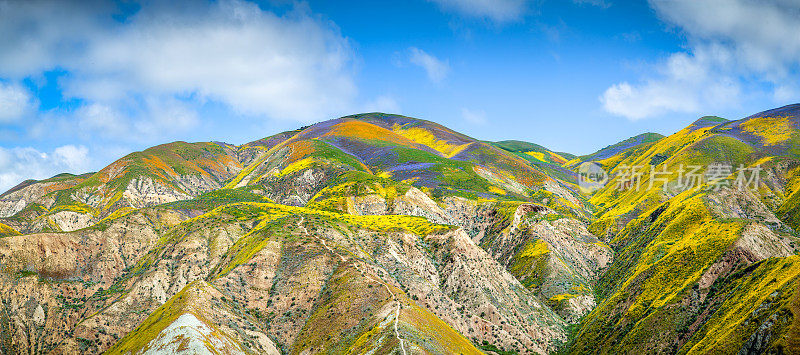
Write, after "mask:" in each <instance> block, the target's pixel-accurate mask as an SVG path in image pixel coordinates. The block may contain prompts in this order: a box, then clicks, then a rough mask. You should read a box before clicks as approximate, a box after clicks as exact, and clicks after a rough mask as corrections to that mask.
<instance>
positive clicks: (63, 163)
mask: <svg viewBox="0 0 800 355" xmlns="http://www.w3.org/2000/svg"><path fill="white" fill-rule="evenodd" d="M90 164H91V160H90V159H89V149H87V148H86V147H84V146H74V145H65V146H61V147H58V148H55V149H54V150H53V151H52V152H51V153H46V152H41V151H39V150H36V149H34V148H30V147H27V148H12V149H6V148H2V147H0V192H5V191H7V190H8V189H10V188H12V187H14V186H15V185H17V184H19V183H20V182H22V181H24V180H25V179H44V178H48V177H51V176H53V175H56V174H58V173H62V172H72V173H82V172H85V170H86V169H87V168H88V167H89V166H90Z"/></svg>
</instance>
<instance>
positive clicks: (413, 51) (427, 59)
mask: <svg viewBox="0 0 800 355" xmlns="http://www.w3.org/2000/svg"><path fill="white" fill-rule="evenodd" d="M408 51H409V58H408V61H409V62H410V63H411V64H414V65H417V66H419V67H421V68H422V69H425V73H427V74H428V79H430V81H432V82H434V83H441V82H442V80H444V78H445V77H447V74H448V73H449V72H450V63H449V62H448V61H443V60H440V59H438V58H436V57H434V56H432V55H430V54H428V53H426V52H425V51H423V50H421V49H419V48H416V47H411V48H409V49H408Z"/></svg>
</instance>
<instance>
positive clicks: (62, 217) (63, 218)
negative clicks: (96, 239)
mask: <svg viewBox="0 0 800 355" xmlns="http://www.w3.org/2000/svg"><path fill="white" fill-rule="evenodd" d="M48 218H49V219H50V220H51V221H53V223H55V224H56V225H57V226H58V229H59V230H61V231H64V232H72V231H75V230H78V229H82V228H86V227H89V226H90V225H92V223H90V222H91V221H92V220H93V219H94V216H92V215H91V214H89V213H79V212H73V211H61V212H56V213H55V214H52V215H50V216H49V217H48Z"/></svg>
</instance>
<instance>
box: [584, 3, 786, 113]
mask: <svg viewBox="0 0 800 355" xmlns="http://www.w3.org/2000/svg"><path fill="white" fill-rule="evenodd" d="M650 5H651V7H653V8H654V9H655V11H656V13H657V14H658V16H659V17H660V18H662V19H663V20H664V21H665V22H667V23H668V24H670V25H673V26H675V27H676V28H677V29H679V30H680V31H682V32H683V33H684V34H685V35H686V38H687V50H686V51H684V52H678V53H673V54H672V55H670V56H669V57H668V58H667V59H666V60H665V61H663V62H662V63H658V64H656V70H655V71H654V72H655V75H652V76H649V77H644V78H643V79H642V81H641V82H638V83H628V82H622V83H618V84H615V85H613V86H611V87H609V88H608V89H607V90H606V91H605V93H604V94H603V95H602V96H601V97H600V100H601V102H602V104H603V107H604V108H605V109H606V111H608V112H610V113H613V114H617V115H621V116H624V117H627V118H629V119H634V120H635V119H641V118H647V117H653V116H658V115H662V114H665V113H669V112H680V113H701V112H703V111H707V110H710V109H715V108H719V107H723V106H725V105H730V104H735V103H736V102H739V101H740V100H741V99H742V96H743V95H742V92H743V91H744V89H743V88H744V87H746V88H747V89H748V90H747V91H748V93H750V94H751V95H753V94H756V95H757V94H760V95H763V96H766V97H772V98H773V99H774V100H776V101H780V102H779V103H786V102H787V101H790V100H794V101H797V100H798V99H800V97H799V96H797V95H796V93H797V92H796V90H794V87H796V82H797V81H798V75H799V74H800V72H799V71H798V69H799V68H800V35H798V33H800V21H797V19H798V18H799V17H800V3H798V2H797V1H791V0H773V1H761V2H754V1H748V0H725V1H723V0H710V1H690V0H678V1H674V0H651V1H650ZM756 19H757V20H756ZM764 87H767V88H768V89H766V91H765V89H763V88H764Z"/></svg>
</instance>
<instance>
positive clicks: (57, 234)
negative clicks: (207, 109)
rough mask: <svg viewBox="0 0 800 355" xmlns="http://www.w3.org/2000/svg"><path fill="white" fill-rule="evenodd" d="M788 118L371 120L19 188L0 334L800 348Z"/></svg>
mask: <svg viewBox="0 0 800 355" xmlns="http://www.w3.org/2000/svg"><path fill="white" fill-rule="evenodd" d="M799 111H800V106H797V105H795V106H787V107H784V108H780V109H776V110H771V111H766V112H763V113H760V114H756V115H753V116H751V117H748V118H745V119H742V120H738V121H728V120H725V119H721V118H718V117H711V116H709V117H704V118H701V119H700V120H698V121H696V122H695V123H693V124H692V125H690V126H689V127H687V128H685V129H683V130H681V131H679V132H677V133H675V134H673V135H670V136H668V137H663V136H661V135H658V134H643V135H640V136H636V137H632V138H631V139H628V140H625V141H623V142H620V143H617V144H614V145H611V146H609V147H607V148H604V149H602V150H600V151H598V152H597V153H594V154H591V155H588V156H582V157H576V156H573V155H570V154H567V153H559V152H554V151H551V150H549V149H547V148H544V147H541V146H539V145H536V144H533V143H527V142H520V141H503V142H484V141H479V140H476V139H473V138H471V137H469V136H466V135H464V134H460V133H458V132H455V131H452V130H450V129H448V128H446V127H443V126H441V125H439V124H436V123H434V122H430V121H425V120H420V119H415V118H410V117H406V116H400V115H389V114H382V113H368V114H359V115H352V116H346V117H342V118H338V119H334V120H329V121H325V122H320V123H317V124H314V125H311V126H307V127H302V128H300V129H297V130H294V131H288V132H283V133H279V134H276V135H273V136H270V137H266V138H264V139H260V140H257V141H254V142H250V143H247V144H243V145H239V146H236V145H231V144H226V143H221V142H214V143H184V142H175V143H170V144H165V145H161V146H157V147H153V148H150V149H147V150H144V151H142V152H136V153H132V154H130V155H128V156H126V157H123V158H122V159H120V160H118V161H116V162H114V163H113V164H111V165H110V166H108V167H106V168H104V169H102V170H101V171H100V172H97V173H90V174H84V175H70V174H62V175H58V176H55V177H53V178H51V179H46V180H41V181H33V180H30V181H26V182H24V183H23V184H20V185H19V186H17V187H15V188H14V189H12V190H10V191H8V192H6V193H4V194H3V195H0V264H2V265H3V268H2V270H0V290H2V291H3V292H2V293H0V300H2V304H3V308H2V311H3V313H1V314H4V315H5V316H2V317H0V349H2V351H3V352H51V351H52V352H55V353H100V352H109V353H152V352H177V351H180V350H186V351H191V352H205V351H206V350H207V351H208V352H212V353H213V352H224V353H242V352H244V353H268V354H274V353H293V354H294V353H320V352H325V353H370V352H371V353H406V354H407V353H480V352H484V353H489V354H492V353H495V354H503V353H512V354H513V353H519V354H522V353H552V352H558V351H560V352H571V353H587V352H601V353H618V352H622V353H641V352H666V353H690V352H692V353H708V352H716V353H719V352H721V353H731V352H744V353H747V352H759V353H760V352H769V351H772V352H781V351H783V352H790V353H791V352H796V351H797V344H798V343H800V340H798V337H797V332H796V330H797V327H798V326H797V324H798V323H797V322H796V320H795V317H794V315H795V314H797V312H796V311H797V299H798V296H797V293H796V290H797V279H798V278H797V275H796V274H797V272H796V271H797V269H798V265H800V264H798V262H797V257H796V254H797V252H798V245H799V244H798V240H797V235H796V232H795V230H796V228H798V223H800V222H798V221H800V217H798V215H800V211H798V207H797V206H798V205H800V193H798V190H800V178H798V172H800V163H799V162H798V161H799V159H800V156H798V154H800V153H798V152H800V150H798V142H800V141H798V140H797V134H798V132H800V130H799V129H800V118H798V117H800V115H798V112H799ZM587 162H592V163H594V164H596V166H597V167H600V168H602V169H605V170H606V171H607V172H608V173H609V179H608V183H607V184H605V186H603V187H602V188H600V189H598V190H596V191H594V192H586V191H584V190H581V189H580V187H581V186H582V185H581V183H582V180H581V179H582V175H581V173H582V171H581V170H580V169H579V168H580V167H581V166H582V165H584V163H587ZM698 166H699V167H701V168H702V172H700V173H698V171H699V170H697V169H694V167H698ZM756 172H758V173H760V176H757V178H755V179H754V178H753V176H754V174H755V173H756ZM689 185H691V186H689Z"/></svg>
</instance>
